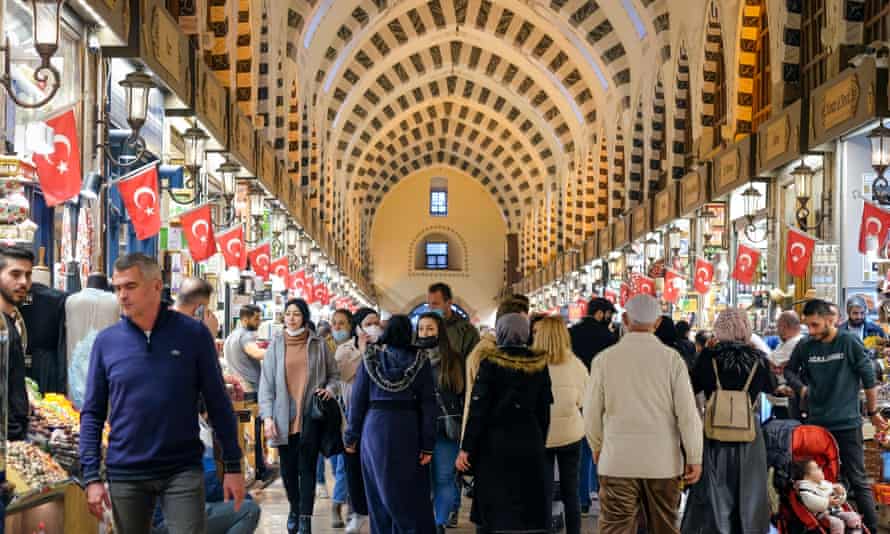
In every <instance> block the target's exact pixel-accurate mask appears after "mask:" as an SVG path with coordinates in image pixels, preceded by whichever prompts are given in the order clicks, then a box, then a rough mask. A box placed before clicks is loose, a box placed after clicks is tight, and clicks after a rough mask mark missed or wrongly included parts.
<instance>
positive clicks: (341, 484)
mask: <svg viewBox="0 0 890 534" xmlns="http://www.w3.org/2000/svg"><path fill="white" fill-rule="evenodd" d="M328 461H329V462H331V472H333V473H334V494H333V495H332V496H331V500H332V501H334V502H335V503H336V504H346V502H347V501H348V500H349V493H348V491H347V489H346V462H345V461H344V459H343V455H342V454H338V455H336V456H331V457H330V458H328Z"/></svg>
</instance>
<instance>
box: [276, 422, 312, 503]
mask: <svg viewBox="0 0 890 534" xmlns="http://www.w3.org/2000/svg"><path fill="white" fill-rule="evenodd" d="M302 435H303V436H307V434H306V433H303V434H302ZM300 438H301V434H291V435H290V436H288V438H287V445H283V446H280V447H278V456H279V458H280V460H281V480H282V481H283V482H284V490H285V491H286V492H287V500H288V502H289V503H290V512H291V513H292V514H295V515H297V516H311V515H312V508H313V505H314V503H315V469H316V466H317V463H318V440H317V439H312V438H311V437H310V438H308V439H300Z"/></svg>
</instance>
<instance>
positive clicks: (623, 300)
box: [618, 282, 631, 308]
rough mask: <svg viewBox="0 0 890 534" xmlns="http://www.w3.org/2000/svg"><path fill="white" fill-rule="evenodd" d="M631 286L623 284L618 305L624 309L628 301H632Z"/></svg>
mask: <svg viewBox="0 0 890 534" xmlns="http://www.w3.org/2000/svg"><path fill="white" fill-rule="evenodd" d="M630 297H631V295H630V286H629V285H627V283H626V282H621V292H620V293H619V295H618V304H620V305H621V307H622V308H623V307H624V305H625V304H627V301H628V300H630Z"/></svg>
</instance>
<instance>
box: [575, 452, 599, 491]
mask: <svg viewBox="0 0 890 534" xmlns="http://www.w3.org/2000/svg"><path fill="white" fill-rule="evenodd" d="M599 491H600V482H599V478H597V475H596V464H595V463H593V453H592V452H591V451H590V445H589V444H588V443H587V440H586V439H582V440H581V468H580V469H579V470H578V498H579V499H580V500H581V507H582V508H584V507H589V506H590V494H591V493H599Z"/></svg>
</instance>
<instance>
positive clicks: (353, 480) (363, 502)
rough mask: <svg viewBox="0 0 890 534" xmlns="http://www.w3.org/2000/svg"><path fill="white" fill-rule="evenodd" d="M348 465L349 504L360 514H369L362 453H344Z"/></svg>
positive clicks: (345, 462) (344, 459)
mask: <svg viewBox="0 0 890 534" xmlns="http://www.w3.org/2000/svg"><path fill="white" fill-rule="evenodd" d="M343 461H344V465H345V466H346V487H347V490H348V491H349V505H350V506H352V511H353V512H355V513H357V514H359V515H368V497H367V496H366V495H365V479H364V478H362V455H361V454H359V452H358V451H355V454H349V453H348V452H347V453H344V454H343Z"/></svg>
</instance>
